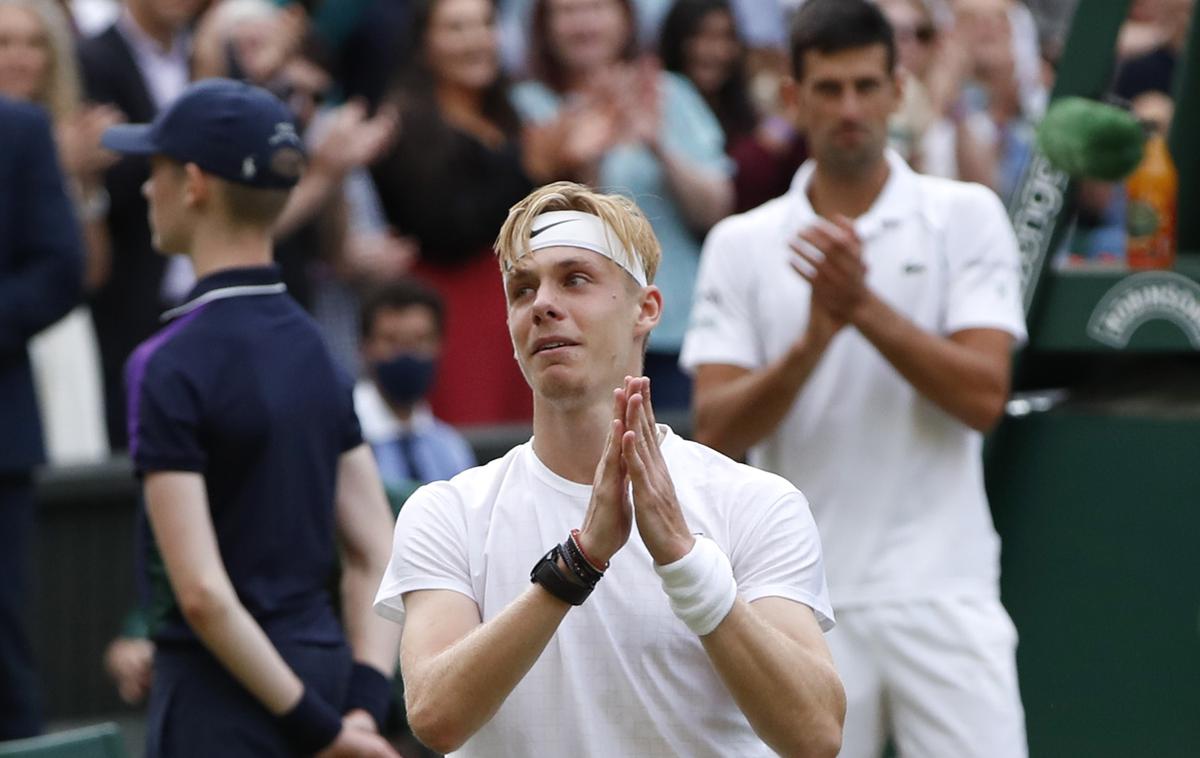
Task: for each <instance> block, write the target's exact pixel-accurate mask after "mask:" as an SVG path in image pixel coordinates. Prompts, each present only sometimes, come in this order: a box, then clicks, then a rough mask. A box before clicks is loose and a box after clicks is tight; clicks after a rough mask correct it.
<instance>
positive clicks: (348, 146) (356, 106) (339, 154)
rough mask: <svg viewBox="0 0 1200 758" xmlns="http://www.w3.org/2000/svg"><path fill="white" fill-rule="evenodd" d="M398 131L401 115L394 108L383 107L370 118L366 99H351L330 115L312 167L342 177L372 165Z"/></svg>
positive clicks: (314, 155) (390, 144)
mask: <svg viewBox="0 0 1200 758" xmlns="http://www.w3.org/2000/svg"><path fill="white" fill-rule="evenodd" d="M399 130H400V116H399V113H398V112H397V111H396V110H395V109H394V108H386V107H384V108H380V109H379V111H378V112H377V113H376V114H375V115H374V116H371V117H370V118H368V117H367V105H366V103H365V102H364V101H363V100H361V99H357V98H356V99H352V100H349V101H348V102H346V103H345V104H343V105H341V106H338V108H337V110H335V111H334V113H333V114H332V115H331V116H330V122H329V123H328V124H327V126H326V129H325V131H324V133H323V135H322V136H321V138H320V141H319V142H318V143H317V146H316V148H314V150H313V159H312V163H313V168H314V169H317V170H320V171H325V172H326V173H328V174H329V175H330V176H333V177H338V178H340V177H344V176H345V175H346V174H348V173H350V172H351V171H354V170H355V169H359V168H362V167H364V166H369V165H370V164H372V163H374V162H375V161H376V160H378V159H379V158H381V157H383V154H384V153H385V152H386V151H387V150H388V148H390V147H391V146H392V143H393V142H394V141H395V139H396V137H397V136H398V135H399Z"/></svg>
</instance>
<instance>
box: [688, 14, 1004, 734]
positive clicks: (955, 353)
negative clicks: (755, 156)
mask: <svg viewBox="0 0 1200 758" xmlns="http://www.w3.org/2000/svg"><path fill="white" fill-rule="evenodd" d="M792 52H793V65H794V69H795V70H794V74H795V80H794V82H792V83H790V85H789V88H788V90H787V92H788V96H789V97H791V98H792V99H793V101H794V104H795V105H796V106H797V112H798V113H802V114H804V123H803V124H802V125H803V126H804V128H805V129H806V131H807V133H808V137H809V146H810V150H811V152H812V155H813V159H812V160H810V161H809V162H808V163H806V164H805V165H804V166H803V167H802V168H801V169H800V171H799V172H798V174H797V176H796V179H795V181H794V182H793V185H792V188H791V190H790V191H789V192H788V193H787V194H785V195H784V196H783V197H780V198H778V199H776V200H773V201H771V202H768V203H766V204H765V205H763V206H761V207H759V208H757V209H755V210H752V211H750V212H748V213H745V214H742V215H739V216H734V217H731V218H729V219H726V220H725V221H723V222H721V223H720V224H718V225H717V226H716V227H715V228H714V229H713V230H712V232H711V233H710V234H709V236H708V239H707V241H706V243H705V246H704V251H703V255H702V261H701V269H700V278H699V282H698V285H697V287H698V289H697V297H696V306H695V309H694V311H693V317H692V324H691V327H690V330H689V333H688V335H687V339H686V340H685V343H684V348H683V353H682V362H683V364H684V366H685V368H687V369H688V370H690V371H693V372H694V374H695V378H696V394H695V407H694V410H695V419H696V429H695V431H696V438H697V439H698V440H700V441H701V442H704V443H706V444H708V445H711V446H712V447H715V448H716V449H718V450H721V451H722V452H725V453H726V454H728V455H731V456H734V457H739V456H742V455H748V456H749V460H750V462H751V463H753V464H754V465H757V466H759V467H762V468H764V469H766V470H769V471H772V472H775V473H778V474H780V475H782V476H784V477H786V478H787V479H788V480H790V481H791V482H792V483H793V484H795V485H796V486H798V487H801V488H802V489H803V490H804V492H805V493H806V494H807V495H808V497H809V498H811V500H812V503H813V514H814V516H815V518H816V521H817V525H818V527H819V529H820V532H821V537H822V543H823V546H824V551H825V553H824V554H825V557H826V565H827V573H828V576H829V583H830V595H831V597H832V599H833V602H834V608H835V610H836V611H837V614H838V621H839V626H838V629H837V630H835V631H834V632H833V633H832V634H830V635H829V637H828V639H829V642H830V647H831V649H832V651H833V654H834V661H835V663H836V664H837V666H838V671H839V673H840V674H841V675H842V678H843V681H844V683H845V687H846V696H847V705H848V708H847V719H846V728H845V735H844V748H843V752H842V755H843V756H848V757H850V758H877V756H878V755H879V753H880V751H881V750H882V746H883V743H884V741H885V739H886V738H887V736H888V735H889V734H890V736H891V737H892V738H893V740H894V741H895V742H896V744H897V746H898V748H899V751H900V754H901V755H903V756H921V758H942V757H945V758H950V757H953V758H964V757H965V756H996V757H997V758H1000V757H1001V756H1003V757H1004V758H1014V757H1019V756H1024V755H1025V754H1026V751H1027V749H1026V746H1025V733H1024V715H1023V710H1022V707H1021V702H1020V695H1019V692H1018V688H1017V679H1016V669H1015V645H1016V636H1015V633H1014V629H1013V626H1012V623H1011V621H1010V620H1009V618H1008V615H1007V614H1006V612H1005V610H1004V608H1003V607H1002V606H1001V605H1000V602H999V590H998V587H999V584H998V580H999V547H1000V546H999V540H998V538H997V535H996V533H995V530H994V528H993V526H992V521H991V516H990V513H989V510H988V505H987V500H986V496H985V493H984V488H983V474H982V463H981V457H980V452H981V444H982V435H981V433H980V432H981V431H982V430H986V429H988V428H989V427H991V426H992V425H994V424H995V423H996V422H997V421H998V420H999V418H1000V416H1001V414H1002V412H1003V408H1004V403H1005V400H1006V397H1007V393H1008V388H1009V373H1010V362H1011V358H1010V355H1011V351H1012V349H1013V346H1014V343H1016V342H1019V341H1021V340H1023V339H1024V338H1025V327H1024V320H1023V313H1022V309H1021V301H1020V293H1019V289H1020V283H1019V271H1018V258H1017V249H1016V242H1015V239H1014V236H1013V232H1012V229H1011V227H1010V225H1009V222H1008V219H1007V217H1006V215H1005V213H1004V209H1003V208H1002V207H1001V204H1000V202H999V200H998V199H997V198H996V197H995V195H994V194H993V193H992V192H991V191H990V190H987V189H985V188H984V187H981V186H978V185H968V184H963V183H958V182H952V181H948V180H943V179H936V178H932V177H925V176H919V175H917V174H915V173H913V172H912V171H911V170H910V169H909V168H908V167H907V166H906V165H905V164H904V163H903V161H902V160H900V159H899V157H898V156H896V155H895V154H894V153H892V152H891V151H889V150H887V149H886V140H887V120H888V115H889V114H890V113H891V112H892V110H893V109H894V108H895V107H896V105H897V103H898V101H899V97H900V91H899V82H898V80H897V78H896V71H895V48H894V42H893V38H892V31H891V28H890V27H889V26H888V24H887V21H886V20H885V19H884V18H883V16H882V15H881V14H880V12H879V10H878V9H877V8H876V7H875V6H874V5H872V4H870V3H869V2H866V1H865V0H809V2H807V3H806V4H805V5H804V6H803V8H801V10H800V11H799V12H798V14H797V18H796V20H795V25H794V27H793V33H792Z"/></svg>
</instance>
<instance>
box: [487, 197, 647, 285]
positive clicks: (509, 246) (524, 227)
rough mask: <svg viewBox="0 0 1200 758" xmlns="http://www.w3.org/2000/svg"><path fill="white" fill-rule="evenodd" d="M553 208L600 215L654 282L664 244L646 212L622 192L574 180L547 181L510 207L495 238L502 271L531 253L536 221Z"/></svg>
mask: <svg viewBox="0 0 1200 758" xmlns="http://www.w3.org/2000/svg"><path fill="white" fill-rule="evenodd" d="M550 211H579V212H581V213H590V214H591V215H593V216H599V217H600V220H602V221H603V222H604V223H606V224H608V226H609V228H611V229H612V231H613V233H614V234H615V235H616V236H617V239H618V240H620V241H621V244H622V245H624V246H625V249H626V250H629V251H630V252H632V253H633V254H634V255H636V256H637V257H638V258H639V259H641V261H642V266H643V267H644V268H645V269H646V281H647V282H653V281H654V274H655V273H656V272H657V271H658V264H659V262H660V261H661V260H662V247H661V246H660V245H659V244H658V238H657V237H655V236H654V229H653V228H651V226H650V220H649V219H647V218H646V214H644V213H642V209H641V208H638V207H637V204H635V203H634V202H633V201H632V200H630V199H629V198H627V197H625V196H623V195H607V194H604V193H603V192H596V191H594V190H591V189H589V188H587V187H585V186H583V185H582V184H576V183H575V182H555V183H553V184H547V185H546V186H545V187H541V188H539V189H535V190H534V191H533V192H531V193H529V195H527V196H526V197H525V199H523V200H521V201H520V202H519V203H517V204H516V205H514V206H513V207H512V208H510V209H509V211H508V218H507V219H505V221H504V226H502V227H500V236H499V237H497V238H496V257H497V258H499V260H500V268H501V270H502V271H503V270H507V269H508V268H511V267H512V266H513V265H514V264H516V262H517V260H518V259H520V258H521V257H522V256H523V255H525V254H526V253H528V252H529V232H530V230H531V229H532V228H533V220H534V219H535V218H537V217H538V216H540V215H541V214H543V213H549V212H550Z"/></svg>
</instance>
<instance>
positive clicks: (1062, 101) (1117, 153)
mask: <svg viewBox="0 0 1200 758" xmlns="http://www.w3.org/2000/svg"><path fill="white" fill-rule="evenodd" d="M1037 136H1038V147H1040V148H1041V150H1042V152H1043V153H1045V155H1046V158H1048V159H1049V161H1050V163H1051V164H1053V165H1054V167H1055V168H1057V169H1059V170H1060V171H1064V172H1066V173H1068V174H1070V175H1071V176H1072V177H1075V178H1077V179H1101V180H1103V181H1109V182H1115V181H1118V180H1120V179H1123V178H1125V177H1126V176H1128V175H1129V173H1130V172H1131V171H1133V170H1134V169H1135V168H1137V165H1138V163H1140V162H1141V160H1142V150H1143V147H1144V146H1145V142H1146V131H1145V129H1143V128H1142V125H1141V124H1140V123H1138V120H1137V117H1136V116H1134V115H1133V114H1132V113H1130V112H1128V111H1125V110H1122V109H1121V108H1118V107H1116V106H1113V105H1107V104H1105V103H1098V102H1096V101H1095V100H1088V99H1086V98H1082V97H1064V98H1059V99H1058V100H1055V101H1054V103H1052V104H1051V106H1050V108H1049V109H1048V110H1047V111H1046V116H1045V118H1043V119H1042V123H1041V124H1039V125H1038V130H1037Z"/></svg>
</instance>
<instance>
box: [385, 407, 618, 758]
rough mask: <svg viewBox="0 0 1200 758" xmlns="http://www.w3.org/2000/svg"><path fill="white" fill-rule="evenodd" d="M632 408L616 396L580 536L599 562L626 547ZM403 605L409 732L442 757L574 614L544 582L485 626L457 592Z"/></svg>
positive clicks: (410, 596)
mask: <svg viewBox="0 0 1200 758" xmlns="http://www.w3.org/2000/svg"><path fill="white" fill-rule="evenodd" d="M626 407H627V403H626V400H625V392H624V390H623V389H621V390H617V391H615V392H614V393H613V418H612V426H611V427H610V429H609V434H608V438H607V439H606V440H605V447H604V454H603V455H602V456H601V459H600V463H599V464H598V465H597V467H596V476H595V482H594V484H593V488H592V499H591V502H590V504H589V506H588V511H587V515H586V516H585V517H584V527H583V529H582V530H581V533H580V542H581V543H582V544H583V545H584V550H585V551H586V552H587V553H588V555H590V556H594V557H596V559H597V560H601V558H600V556H603V560H604V561H607V560H608V558H609V557H611V556H612V555H613V554H614V553H616V552H617V551H618V550H620V548H621V547H622V546H624V544H625V542H626V540H628V539H629V534H630V530H631V529H632V523H633V513H632V505H631V503H630V502H629V498H628V495H627V491H628V488H627V486H626V482H627V481H628V480H627V478H626V474H625V467H624V464H623V463H622V459H621V440H622V437H623V433H624V430H625V427H624V418H625V413H626ZM585 534H586V535H587V538H585V536H584V535H585ZM593 551H594V552H593ZM560 568H562V569H564V573H569V572H567V571H565V569H566V567H565V566H561V565H560ZM403 600H404V607H405V622H404V635H403V637H402V639H401V643H400V668H401V672H402V673H403V676H404V686H405V705H406V707H407V711H408V720H409V726H410V727H411V728H412V730H413V734H415V735H416V736H417V738H418V739H420V740H421V741H422V742H423V743H425V744H426V745H428V746H429V747H431V748H433V749H434V750H437V751H438V752H442V753H448V752H451V751H453V750H455V749H457V748H458V747H460V746H461V745H462V744H463V743H465V742H466V741H467V740H468V739H470V738H471V736H472V735H474V734H475V732H477V731H479V729H480V728H481V727H483V725H484V724H486V723H487V722H488V721H490V720H491V718H492V716H494V715H495V713H496V711H497V710H498V709H499V708H500V705H501V704H502V703H503V702H504V700H505V698H507V697H508V695H509V693H511V692H512V690H513V688H514V687H516V686H517V684H518V683H519V682H520V681H521V680H522V679H523V678H524V677H525V675H526V674H527V673H529V670H530V669H531V668H532V667H533V664H534V663H536V662H537V659H538V658H539V657H540V656H541V654H542V651H543V650H545V648H546V645H547V644H549V642H550V640H551V638H553V636H554V633H555V631H557V629H558V626H559V624H561V623H562V620H563V619H564V618H565V617H566V615H567V611H568V610H570V608H571V606H570V605H569V604H568V603H567V602H565V601H563V600H560V599H559V598H557V597H555V596H554V595H552V594H550V592H548V591H547V590H546V589H545V588H544V587H542V585H540V584H531V585H530V587H529V589H527V590H526V591H525V592H523V593H522V594H521V595H520V597H518V598H517V599H516V600H515V601H514V602H513V603H512V604H511V605H509V606H508V607H507V608H505V609H504V610H503V611H502V612H501V613H500V614H499V615H498V616H496V617H495V618H493V619H491V620H489V621H488V622H487V623H486V624H485V623H482V621H481V617H480V613H479V607H478V606H477V605H476V604H475V602H474V601H473V600H471V599H470V598H468V597H466V596H465V595H462V594H459V593H457V592H453V591H450V590H421V591H416V592H409V593H406V594H405V595H404V598H403Z"/></svg>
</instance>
